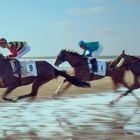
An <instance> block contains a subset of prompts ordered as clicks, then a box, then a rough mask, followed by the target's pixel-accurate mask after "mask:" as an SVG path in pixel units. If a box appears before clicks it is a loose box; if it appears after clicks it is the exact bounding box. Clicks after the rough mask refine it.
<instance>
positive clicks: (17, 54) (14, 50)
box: [0, 38, 30, 59]
mask: <svg viewBox="0 0 140 140" xmlns="http://www.w3.org/2000/svg"><path fill="white" fill-rule="evenodd" d="M0 46H1V47H2V48H7V49H8V50H10V52H11V54H10V55H8V56H7V57H6V58H17V59H19V58H21V57H22V56H23V55H25V54H26V53H27V52H29V51H30V46H29V45H28V44H27V43H26V42H25V41H24V42H21V41H13V42H7V40H6V39H5V38H0Z"/></svg>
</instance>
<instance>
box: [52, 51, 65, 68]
mask: <svg viewBox="0 0 140 140" xmlns="http://www.w3.org/2000/svg"><path fill="white" fill-rule="evenodd" d="M65 51H66V50H61V51H60V53H59V54H58V56H57V58H56V60H55V63H54V65H55V66H59V65H60V64H62V63H63V62H65V61H66V60H65Z"/></svg>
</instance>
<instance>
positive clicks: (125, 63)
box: [109, 50, 140, 69]
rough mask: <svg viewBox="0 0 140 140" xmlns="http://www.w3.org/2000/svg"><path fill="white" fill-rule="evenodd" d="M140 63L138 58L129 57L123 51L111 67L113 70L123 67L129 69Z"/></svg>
mask: <svg viewBox="0 0 140 140" xmlns="http://www.w3.org/2000/svg"><path fill="white" fill-rule="evenodd" d="M138 61H140V59H139V58H138V57H135V56H130V55H127V54H125V51H124V50H123V51H122V53H121V54H120V55H119V56H117V57H116V58H115V59H114V60H113V61H112V63H111V64H110V65H109V66H110V68H111V69H118V68H121V67H125V68H128V67H129V66H130V64H132V63H135V62H138Z"/></svg>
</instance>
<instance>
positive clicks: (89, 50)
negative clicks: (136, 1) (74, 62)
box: [79, 41, 103, 71]
mask: <svg viewBox="0 0 140 140" xmlns="http://www.w3.org/2000/svg"><path fill="white" fill-rule="evenodd" d="M79 46H80V48H82V49H84V53H83V54H82V55H83V56H86V57H88V63H89V62H91V63H93V65H94V68H93V70H95V71H97V62H96V58H97V57H98V56H99V55H100V53H101V52H102V50H103V47H102V45H100V43H99V42H97V41H96V42H84V41H80V42H79Z"/></svg>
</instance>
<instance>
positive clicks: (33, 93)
mask: <svg viewBox="0 0 140 140" xmlns="http://www.w3.org/2000/svg"><path fill="white" fill-rule="evenodd" d="M45 82H47V81H46V80H42V79H36V80H34V82H33V84H32V90H31V93H29V94H25V95H22V96H18V97H16V98H15V99H13V101H14V102H16V101H18V100H20V99H23V98H27V97H35V96H36V95H37V91H38V88H39V87H40V86H41V85H43V84H44V83H45Z"/></svg>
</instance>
